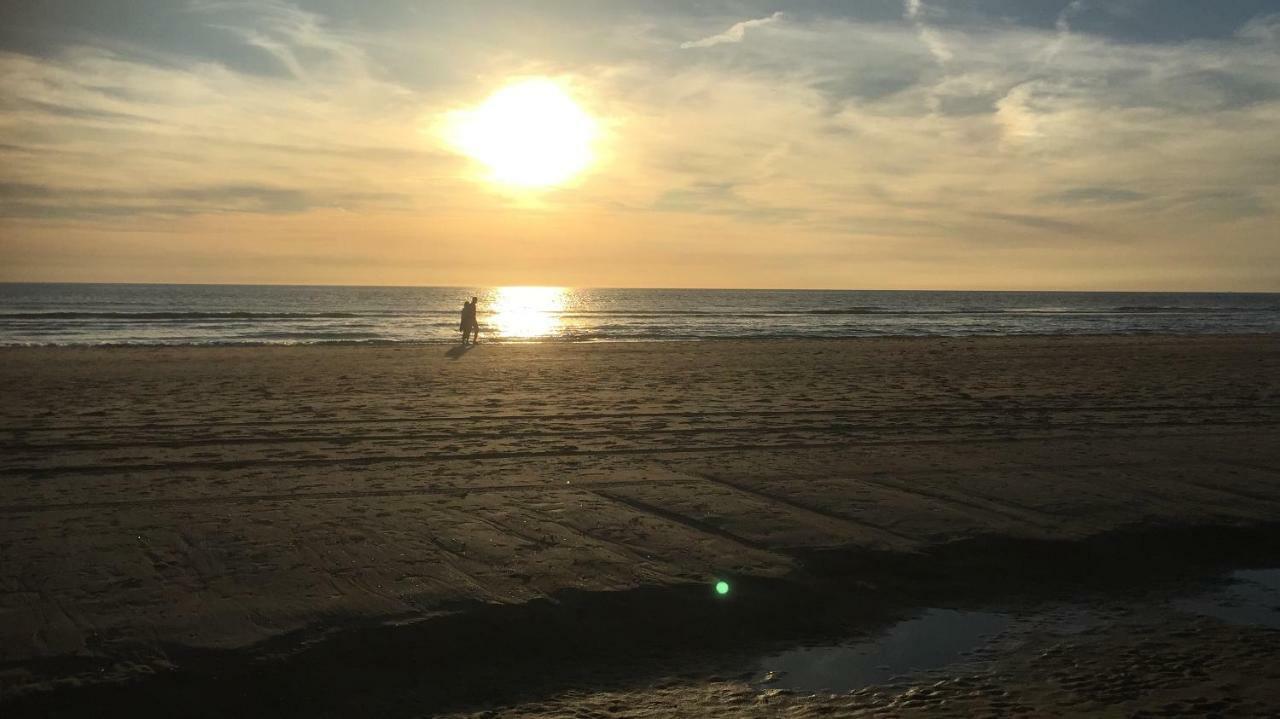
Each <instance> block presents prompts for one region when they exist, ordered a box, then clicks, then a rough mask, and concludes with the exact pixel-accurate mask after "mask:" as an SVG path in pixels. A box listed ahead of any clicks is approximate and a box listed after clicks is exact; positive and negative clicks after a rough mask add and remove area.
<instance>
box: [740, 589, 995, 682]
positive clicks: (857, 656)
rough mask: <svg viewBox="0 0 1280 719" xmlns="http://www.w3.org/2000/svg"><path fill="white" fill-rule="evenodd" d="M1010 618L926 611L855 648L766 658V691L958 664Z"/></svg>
mask: <svg viewBox="0 0 1280 719" xmlns="http://www.w3.org/2000/svg"><path fill="white" fill-rule="evenodd" d="M1009 623H1010V619H1009V617H1007V616H1005V615H1003V614H992V613H987V612H957V611H952V610H949V609H930V610H929V611H927V612H925V613H924V614H922V615H920V616H919V617H917V618H915V619H912V620H910V621H906V622H902V623H900V624H898V625H896V626H894V627H893V628H891V629H890V630H889V631H888V632H886V633H885V634H883V635H881V636H879V637H876V638H875V639H870V640H867V641H864V642H859V643H856V644H845V645H840V646H834V647H805V648H800V649H794V650H791V651H788V652H783V653H782V654H776V655H773V656H770V657H766V658H764V659H763V660H761V662H760V670H761V672H762V673H763V674H765V675H768V674H769V673H772V674H773V675H774V677H776V678H775V679H774V680H773V681H772V683H771V685H770V686H773V687H777V688H780V689H791V690H794V691H822V690H827V691H836V692H844V691H850V690H853V689H860V688H862V687H865V686H870V685H873V684H882V683H884V682H886V681H888V680H889V679H890V678H892V677H895V676H898V675H904V674H910V673H913V672H921V671H929V670H931V669H938V668H941V667H945V666H947V665H950V664H954V663H956V662H958V661H961V660H962V659H963V657H962V656H961V653H962V652H968V651H972V650H974V649H977V648H978V647H980V646H981V645H982V644H984V643H985V642H986V640H988V639H990V638H991V637H992V636H993V635H995V634H998V633H1000V632H1002V631H1004V630H1005V629H1006V628H1008V626H1009Z"/></svg>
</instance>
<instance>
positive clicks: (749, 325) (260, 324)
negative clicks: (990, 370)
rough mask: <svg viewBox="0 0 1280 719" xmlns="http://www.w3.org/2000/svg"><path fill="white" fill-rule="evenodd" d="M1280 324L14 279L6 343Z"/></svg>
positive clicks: (1269, 304) (686, 297)
mask: <svg viewBox="0 0 1280 719" xmlns="http://www.w3.org/2000/svg"><path fill="white" fill-rule="evenodd" d="M472 296H476V297H479V300H480V302H479V318H480V322H481V341H498V342H515V341H630V340H699V339H721V338H830V337H877V336H930V335H934V336H963V335H1027V334H1153V333H1168V334H1217V333H1230V334H1237V333H1264V332H1277V331H1280V294H1212V293H1132V292H921V291H858V290H851V291H826V290H677V289H574V288H555V287H495V288H470V287H461V288H459V287H339V286H264V285H136V284H135V285H128V284H0V345H43V344H51V345H100V344H141V345H153V344H154V345H185V344H314V343H400V342H428V343H431V342H454V341H457V339H458V337H459V334H458V322H459V313H460V310H461V307H462V303H463V302H464V301H465V300H466V299H469V298H470V297H472Z"/></svg>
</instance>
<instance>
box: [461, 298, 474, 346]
mask: <svg viewBox="0 0 1280 719" xmlns="http://www.w3.org/2000/svg"><path fill="white" fill-rule="evenodd" d="M470 316H471V303H470V302H467V301H466V300H463V301H462V319H461V320H459V321H458V331H459V332H461V333H462V344H464V345H465V344H466V343H467V340H468V339H471V322H470Z"/></svg>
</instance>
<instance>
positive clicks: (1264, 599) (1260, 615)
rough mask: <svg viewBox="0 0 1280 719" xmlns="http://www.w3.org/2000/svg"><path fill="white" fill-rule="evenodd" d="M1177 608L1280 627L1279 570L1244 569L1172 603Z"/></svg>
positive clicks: (1254, 623) (1236, 621)
mask: <svg viewBox="0 0 1280 719" xmlns="http://www.w3.org/2000/svg"><path fill="white" fill-rule="evenodd" d="M1173 606H1174V608H1175V609H1177V610H1179V611H1182V612H1187V613H1189V614H1203V615H1206V616H1210V617H1213V618H1215V619H1221V620H1222V621H1224V622H1230V623H1232V624H1251V625H1256V626H1263V627H1270V628H1272V629H1280V569H1243V570H1240V571H1237V572H1232V573H1231V574H1229V575H1228V576H1227V583H1226V585H1225V586H1222V587H1220V588H1217V589H1214V590H1212V591H1209V592H1205V593H1204V594H1199V595H1196V596H1194V597H1188V598H1185V599H1178V600H1175V601H1174V602H1173Z"/></svg>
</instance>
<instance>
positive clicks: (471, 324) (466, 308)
mask: <svg viewBox="0 0 1280 719" xmlns="http://www.w3.org/2000/svg"><path fill="white" fill-rule="evenodd" d="M477 302H479V299H478V298H476V297H472V298H471V301H470V302H463V303H462V327H461V329H462V344H464V345H465V344H466V343H467V340H471V344H475V343H477V342H479V341H480V323H479V322H478V321H477V320H476V303H477Z"/></svg>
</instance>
